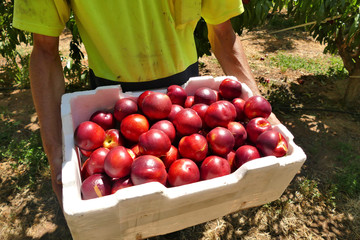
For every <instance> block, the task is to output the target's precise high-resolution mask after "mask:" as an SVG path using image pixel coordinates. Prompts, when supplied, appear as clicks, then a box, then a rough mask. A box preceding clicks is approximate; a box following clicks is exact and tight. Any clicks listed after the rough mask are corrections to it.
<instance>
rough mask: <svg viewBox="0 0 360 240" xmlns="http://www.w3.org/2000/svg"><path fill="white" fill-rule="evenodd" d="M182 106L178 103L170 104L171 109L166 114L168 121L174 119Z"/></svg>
mask: <svg viewBox="0 0 360 240" xmlns="http://www.w3.org/2000/svg"><path fill="white" fill-rule="evenodd" d="M183 109H184V108H183V107H182V106H180V105H178V104H173V105H172V106H171V111H170V113H169V115H168V116H167V119H168V120H169V121H170V122H173V121H174V118H175V115H176V114H177V113H178V112H180V111H181V110H183Z"/></svg>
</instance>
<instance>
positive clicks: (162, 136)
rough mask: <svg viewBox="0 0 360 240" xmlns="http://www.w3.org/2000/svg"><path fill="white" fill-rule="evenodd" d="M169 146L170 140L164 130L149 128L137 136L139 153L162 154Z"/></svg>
mask: <svg viewBox="0 0 360 240" xmlns="http://www.w3.org/2000/svg"><path fill="white" fill-rule="evenodd" d="M170 148H171V141H170V138H169V137H168V135H166V133H165V132H163V131H161V130H159V129H150V130H149V131H147V132H145V133H143V134H141V135H140V137H139V151H140V154H141V155H154V156H156V157H161V156H164V155H165V154H166V153H167V152H168V151H169V150H170Z"/></svg>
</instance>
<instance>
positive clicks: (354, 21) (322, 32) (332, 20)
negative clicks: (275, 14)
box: [287, 0, 360, 104]
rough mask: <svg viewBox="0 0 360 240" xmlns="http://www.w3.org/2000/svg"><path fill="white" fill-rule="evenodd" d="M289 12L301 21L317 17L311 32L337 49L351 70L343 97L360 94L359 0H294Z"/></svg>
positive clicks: (348, 100) (349, 98) (352, 99)
mask: <svg viewBox="0 0 360 240" xmlns="http://www.w3.org/2000/svg"><path fill="white" fill-rule="evenodd" d="M287 4H288V5H287V6H288V14H289V15H290V16H293V17H294V18H295V20H296V21H298V22H299V23H306V22H311V21H316V24H315V25H313V26H311V27H309V28H308V31H309V32H310V34H311V35H312V36H313V37H314V38H315V39H316V40H317V41H319V42H320V43H322V44H325V45H326V47H325V52H328V53H332V54H335V53H338V54H339V55H340V57H341V58H342V60H343V63H344V67H345V68H346V70H347V71H348V72H349V80H348V85H347V88H346V92H345V96H344V100H345V103H347V104H353V103H354V102H355V101H356V100H357V99H358V98H359V96H360V0H318V1H313V0H301V1H296V0H291V1H289V2H288V3H287Z"/></svg>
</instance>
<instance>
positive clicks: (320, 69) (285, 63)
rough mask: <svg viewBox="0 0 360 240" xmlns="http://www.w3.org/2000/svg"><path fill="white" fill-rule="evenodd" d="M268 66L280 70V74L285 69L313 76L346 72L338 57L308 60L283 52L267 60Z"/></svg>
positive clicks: (344, 73) (343, 73) (343, 74)
mask: <svg viewBox="0 0 360 240" xmlns="http://www.w3.org/2000/svg"><path fill="white" fill-rule="evenodd" d="M269 65H270V66H275V67H277V68H280V70H281V71H282V72H285V71H286V70H287V69H291V70H303V71H306V72H307V73H310V74H315V75H327V76H331V75H334V74H336V75H338V76H339V75H342V76H345V75H346V73H347V71H346V70H345V69H344V65H343V62H342V60H341V58H340V57H339V56H332V55H329V56H325V57H324V56H321V57H317V58H308V57H301V56H294V55H291V54H288V53H285V52H279V53H277V54H276V55H272V56H270V58H269Z"/></svg>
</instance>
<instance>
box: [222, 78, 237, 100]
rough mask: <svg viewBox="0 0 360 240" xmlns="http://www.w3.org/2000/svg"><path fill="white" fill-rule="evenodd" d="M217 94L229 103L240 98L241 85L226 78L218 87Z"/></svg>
mask: <svg viewBox="0 0 360 240" xmlns="http://www.w3.org/2000/svg"><path fill="white" fill-rule="evenodd" d="M219 93H220V94H221V96H222V97H223V98H225V99H227V100H229V101H231V100H233V99H234V98H239V97H240V96H241V93H242V85H241V83H240V82H239V81H237V80H235V79H231V78H226V79H224V80H223V81H222V82H221V83H220V85H219Z"/></svg>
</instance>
